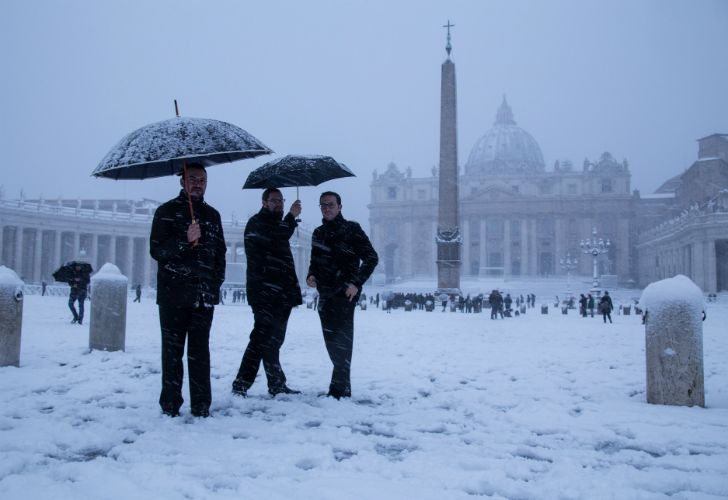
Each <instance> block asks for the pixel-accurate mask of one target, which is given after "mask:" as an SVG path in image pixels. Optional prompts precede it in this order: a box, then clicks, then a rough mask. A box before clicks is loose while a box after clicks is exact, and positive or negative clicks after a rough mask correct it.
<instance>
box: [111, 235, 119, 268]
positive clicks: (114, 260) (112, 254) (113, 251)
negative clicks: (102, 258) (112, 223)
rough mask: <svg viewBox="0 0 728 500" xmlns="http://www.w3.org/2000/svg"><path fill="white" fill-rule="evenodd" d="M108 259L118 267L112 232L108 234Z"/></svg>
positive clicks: (114, 236)
mask: <svg viewBox="0 0 728 500" xmlns="http://www.w3.org/2000/svg"><path fill="white" fill-rule="evenodd" d="M109 261H110V262H111V263H112V264H114V265H115V266H116V267H119V264H117V263H116V235H115V234H112V235H111V236H109Z"/></svg>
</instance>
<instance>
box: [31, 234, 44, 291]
mask: <svg viewBox="0 0 728 500" xmlns="http://www.w3.org/2000/svg"><path fill="white" fill-rule="evenodd" d="M42 258H43V230H42V229H36V230H35V255H34V256H33V281H35V282H36V283H40V279H41V275H40V273H41V259H42Z"/></svg>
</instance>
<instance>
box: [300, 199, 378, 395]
mask: <svg viewBox="0 0 728 500" xmlns="http://www.w3.org/2000/svg"><path fill="white" fill-rule="evenodd" d="M319 206H320V207H321V214H322V215H323V224H322V225H321V226H319V227H317V228H316V229H315V230H314V232H313V236H312V238H311V265H310V267H309V269H308V277H307V279H306V283H307V284H308V286H310V287H316V289H318V292H319V297H320V298H319V306H318V312H319V318H320V319H321V328H322V330H323V334H324V341H325V342H326V350H327V351H328V353H329V358H330V359H331V362H332V363H333V365H334V369H333V372H332V375H331V384H330V385H329V392H328V395H329V396H332V397H335V398H336V399H340V398H342V397H350V396H351V354H352V350H353V347H354V308H355V306H356V304H357V302H358V300H359V295H360V294H361V289H362V287H363V286H364V283H365V282H366V281H367V280H368V279H369V276H371V274H372V272H373V271H374V268H375V267H377V263H378V262H379V257H378V256H377V252H375V251H374V248H373V247H372V244H371V243H370V242H369V238H368V237H367V235H366V234H365V233H364V230H362V228H361V226H360V225H359V224H357V223H356V222H353V221H348V220H346V219H344V217H343V216H342V215H341V197H340V196H339V195H338V194H336V193H333V192H331V191H326V192H324V193H322V194H321V197H320V198H319ZM389 304H390V299H387V307H389Z"/></svg>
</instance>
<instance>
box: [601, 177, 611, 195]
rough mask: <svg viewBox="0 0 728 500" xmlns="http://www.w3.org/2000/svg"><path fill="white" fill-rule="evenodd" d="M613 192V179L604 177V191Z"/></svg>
mask: <svg viewBox="0 0 728 500" xmlns="http://www.w3.org/2000/svg"><path fill="white" fill-rule="evenodd" d="M611 192H612V179H602V193H611Z"/></svg>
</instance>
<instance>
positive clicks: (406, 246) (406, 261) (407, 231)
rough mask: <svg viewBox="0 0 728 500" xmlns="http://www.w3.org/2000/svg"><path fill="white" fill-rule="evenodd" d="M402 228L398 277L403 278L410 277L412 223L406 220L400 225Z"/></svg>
mask: <svg viewBox="0 0 728 500" xmlns="http://www.w3.org/2000/svg"><path fill="white" fill-rule="evenodd" d="M400 227H402V232H403V234H402V240H401V241H402V251H401V252H400V253H399V255H400V258H401V259H402V267H401V268H400V269H401V271H400V275H401V276H403V277H412V274H413V273H412V254H413V252H412V250H413V248H412V247H413V245H412V221H411V220H406V221H403V223H402V224H400Z"/></svg>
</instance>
